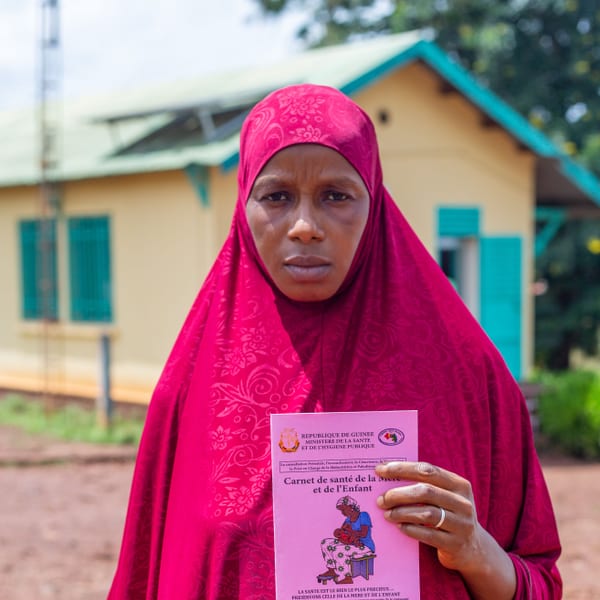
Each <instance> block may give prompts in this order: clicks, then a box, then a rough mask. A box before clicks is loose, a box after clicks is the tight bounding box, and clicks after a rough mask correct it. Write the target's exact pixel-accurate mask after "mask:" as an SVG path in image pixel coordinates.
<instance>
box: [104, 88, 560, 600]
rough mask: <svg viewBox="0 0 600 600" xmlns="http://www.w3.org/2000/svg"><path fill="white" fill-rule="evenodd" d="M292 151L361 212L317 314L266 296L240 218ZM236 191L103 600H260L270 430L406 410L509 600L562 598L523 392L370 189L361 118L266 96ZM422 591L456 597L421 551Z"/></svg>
mask: <svg viewBox="0 0 600 600" xmlns="http://www.w3.org/2000/svg"><path fill="white" fill-rule="evenodd" d="M302 143H315V144H323V145H325V146H328V147H330V148H333V149H335V150H337V151H338V152H339V153H340V154H342V155H343V156H344V157H345V158H346V159H347V160H348V161H349V162H350V163H351V164H352V165H353V166H354V168H355V169H356V170H357V171H358V173H360V175H361V176H362V178H363V180H364V182H365V184H366V186H367V189H368V190H369V193H370V197H371V205H370V212H369V218H368V222H367V225H366V228H365V231H364V234H363V237H362V239H361V242H360V245H359V248H358V250H357V253H356V256H355V258H354V262H353V264H352V267H351V269H350V273H349V274H348V276H347V277H346V280H345V282H344V284H343V285H342V287H341V289H340V290H339V291H338V292H337V294H336V295H335V296H334V297H333V298H331V299H329V300H327V301H324V302H316V303H299V302H294V301H292V300H289V299H288V298H286V297H285V296H283V295H282V294H281V293H280V292H279V291H278V290H277V289H276V288H275V287H274V285H273V284H272V282H271V280H270V278H269V276H268V274H267V273H266V272H265V269H264V266H263V265H262V262H261V261H260V259H259V257H258V256H257V252H256V248H255V245H254V242H253V240H252V236H251V233H250V231H249V228H248V224H247V221H246V216H245V204H246V200H247V198H248V195H249V193H250V190H251V187H252V184H253V182H254V180H255V178H256V176H257V175H258V174H259V172H260V171H261V169H262V168H263V166H264V165H265V163H266V162H267V161H268V160H269V159H270V158H271V157H272V156H273V155H274V154H275V153H276V152H278V151H279V150H281V149H282V148H285V147H287V146H290V145H293V144H302ZM238 183H239V193H238V199H237V207H236V211H235V215H234V217H233V222H232V226H231V231H230V234H229V237H228V238H227V241H226V242H225V244H224V246H223V248H222V250H221V252H220V254H219V256H218V258H217V260H216V262H215V264H214V266H213V268H212V270H211V272H210V273H209V275H208V277H207V279H206V281H205V283H204V285H203V287H202V289H201V290H200V293H199V295H198V297H197V299H196V301H195V303H194V305H193V307H192V309H191V311H190V314H189V315H188V317H187V319H186V321H185V324H184V326H183V329H182V331H181V333H180V335H179V337H178V339H177V342H176V344H175V347H174V348H173V351H172V353H171V356H170V357H169V359H168V361H167V364H166V366H165V369H164V372H163V374H162V376H161V378H160V381H159V383H158V386H157V388H156V391H155V393H154V396H153V398H152V402H151V405H150V408H149V412H148V417H147V421H146V427H145V430H144V435H143V438H142V442H141V445H140V449H139V454H138V460H137V465H136V470H135V475H134V480H133V487H132V491H131V499H130V504H129V511H128V514H127V521H126V526H125V533H124V539H123V546H122V550H121V555H120V559H119V564H118V568H117V572H116V575H115V579H114V582H113V586H112V589H111V592H110V595H109V598H110V599H111V600H117V599H123V598H128V599H136V600H137V599H140V600H141V599H143V598H144V599H157V598H159V599H161V600H172V599H177V600H188V599H189V600H191V599H197V600H200V599H202V600H236V599H239V600H274V598H275V592H274V589H275V588H274V557H273V522H272V509H271V471H270V468H271V466H270V456H269V415H270V414H271V413H281V412H310V411H355V410H393V409H417V410H418V411H419V432H420V440H419V453H420V458H421V459H422V460H426V461H429V462H432V463H434V464H437V465H439V466H441V467H443V468H445V469H449V470H451V471H454V472H456V473H458V474H460V475H462V476H464V477H466V478H467V479H468V480H470V481H471V483H472V486H473V490H474V495H475V500H476V506H477V511H478V516H479V520H480V522H481V523H482V525H483V526H484V527H485V528H486V529H487V530H488V531H489V532H490V533H491V534H492V535H493V536H494V537H495V538H496V540H498V542H499V543H500V545H501V546H502V547H503V548H505V549H506V550H507V551H508V552H509V553H510V556H511V558H512V559H513V562H514V564H515V568H516V572H517V579H518V590H517V595H516V598H517V599H525V598H528V599H533V598H535V599H536V600H544V599H555V598H559V597H560V589H561V583H560V577H559V575H558V571H557V570H556V566H555V563H556V560H557V558H558V555H559V552H560V546H559V540H558V535H557V530H556V524H555V519H554V515H553V511H552V507H551V504H550V500H549V497H548V493H547V489H546V486H545V483H544V480H543V476H542V472H541V469H540V466H539V463H538V460H537V457H536V453H535V450H534V447H533V443H532V436H531V427H530V422H529V415H528V412H527V408H526V406H525V403H524V401H523V398H522V396H521V393H520V390H519V388H518V386H517V385H516V383H515V381H514V380H513V378H512V377H511V375H510V374H509V372H508V371H507V368H506V366H505V364H504V362H503V360H502V358H501V357H500V356H499V354H498V352H497V351H496V349H495V348H494V347H493V345H492V344H491V343H490V341H489V340H488V338H487V337H486V335H485V334H484V333H483V331H482V330H481V328H480V327H479V325H478V324H477V323H476V321H475V320H474V319H473V317H472V316H471V315H470V313H469V312H468V311H467V309H466V308H465V306H464V305H463V303H462V301H461V300H460V298H459V297H458V296H457V294H456V293H455V291H454V289H453V288H452V286H451V285H450V284H449V282H448V281H447V279H446V277H445V276H444V274H443V273H442V272H441V270H440V269H439V267H438V266H437V264H436V263H435V261H434V260H433V259H432V258H431V256H430V255H429V253H428V252H427V250H426V249H425V248H424V247H423V245H422V244H421V242H420V241H419V240H418V239H417V237H416V236H415V234H414V233H413V231H412V230H411V228H410V226H409V225H408V224H407V222H406V220H405V219H404V217H403V216H402V215H401V213H400V211H399V210H398V209H397V207H396V205H395V204H394V202H393V200H392V199H391V198H390V196H389V194H388V193H387V191H386V190H385V188H384V187H383V183H382V174H381V166H380V160H379V154H378V148H377V142H376V138H375V132H374V129H373V125H372V123H371V121H370V120H369V118H368V117H367V116H366V114H365V113H364V112H363V111H362V110H361V109H360V108H359V107H358V106H357V105H356V104H355V103H354V102H352V101H351V100H350V99H349V98H347V97H346V96H344V95H343V94H342V93H340V92H339V91H337V90H334V89H332V88H328V87H323V86H315V85H298V86H291V87H287V88H284V89H282V90H279V91H276V92H274V93H272V94H270V95H269V96H268V97H267V98H265V99H264V100H263V101H261V102H260V103H259V104H257V105H256V107H255V108H254V109H253V110H252V111H251V113H250V114H249V116H248V117H247V119H246V121H245V123H244V126H243V129H242V135H241V148H240V166H239V182H238ZM298 521H299V522H298V526H299V527H302V526H306V525H302V523H301V519H300V516H299V520H298ZM398 535H402V534H401V533H400V532H398ZM399 560H401V557H399ZM421 589H422V596H421V597H422V598H423V599H425V600H433V599H440V600H442V599H443V600H448V599H449V598H452V599H461V598H464V599H467V598H469V594H468V592H467V590H466V588H465V585H464V583H463V581H462V579H461V577H460V576H459V575H458V574H457V573H456V572H453V571H450V570H447V569H445V568H444V567H442V566H441V565H440V564H439V562H438V560H437V556H436V552H435V551H434V550H433V549H432V548H429V547H427V546H424V545H423V546H422V547H421Z"/></svg>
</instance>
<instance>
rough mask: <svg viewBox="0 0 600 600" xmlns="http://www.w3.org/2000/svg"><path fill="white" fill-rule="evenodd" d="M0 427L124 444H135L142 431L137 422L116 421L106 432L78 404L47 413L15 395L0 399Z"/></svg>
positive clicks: (89, 412) (65, 438) (75, 439)
mask: <svg viewBox="0 0 600 600" xmlns="http://www.w3.org/2000/svg"><path fill="white" fill-rule="evenodd" d="M0 424H3V425H14V426H16V427H20V428H21V429H24V430H25V431H27V432H29V433H39V434H44V435H48V436H51V437H56V438H60V439H64V440H71V441H79V442H90V443H102V444H104V443H105V444H126V445H137V444H138V443H139V440H140V437H141V432H142V429H143V421H142V420H139V419H137V420H136V419H115V420H114V422H113V423H112V425H111V427H110V428H108V429H105V428H103V427H100V426H99V425H98V424H97V423H96V415H95V414H94V412H92V411H90V410H86V409H84V408H82V407H81V406H79V405H76V404H68V405H66V406H64V407H61V408H59V409H56V410H54V411H52V412H47V411H46V410H45V408H44V405H43V404H42V403H41V402H38V401H35V400H26V399H24V398H22V397H20V396H17V395H7V396H5V397H3V398H0Z"/></svg>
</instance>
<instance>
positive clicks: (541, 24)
mask: <svg viewBox="0 0 600 600" xmlns="http://www.w3.org/2000/svg"><path fill="white" fill-rule="evenodd" d="M255 2H256V4H257V5H258V7H260V9H261V10H262V12H263V13H264V14H266V15H279V14H281V13H282V12H285V11H286V10H295V11H297V12H299V11H302V13H303V14H305V15H306V17H305V22H304V23H303V24H302V25H301V26H300V28H299V30H298V32H297V35H298V37H299V38H301V39H303V40H304V41H305V42H306V43H307V44H308V45H310V46H322V45H329V44H337V43H340V42H343V41H345V40H351V39H356V38H359V37H365V36H370V35H375V34H380V33H396V32H400V31H406V30H410V29H430V30H431V31H432V32H433V33H434V36H435V39H436V42H437V43H438V44H439V45H440V46H441V47H442V48H443V49H444V50H445V51H446V52H448V53H449V54H450V55H451V56H453V57H454V58H455V59H456V60H458V61H459V62H460V63H462V64H463V66H465V67H466V68H467V69H469V70H470V71H471V72H472V73H474V74H475V75H476V76H477V77H479V78H480V80H481V81H482V82H483V83H484V84H486V85H488V86H489V87H490V88H491V89H492V90H493V91H494V92H495V93H496V94H497V95H498V96H500V97H501V98H503V99H504V100H506V101H507V102H508V103H509V104H510V105H511V106H513V107H514V108H516V109H517V110H518V111H520V112H521V113H522V114H523V115H525V116H526V117H527V118H528V119H529V120H530V121H531V122H532V123H533V124H534V125H536V126H538V127H539V128H541V129H543V131H544V132H545V133H546V134H547V135H549V136H550V137H551V138H553V139H554V140H555V142H556V143H557V144H558V145H560V146H562V147H563V148H564V150H565V151H568V152H569V153H573V154H577V153H579V152H581V151H582V150H585V151H584V152H583V153H582V154H580V159H583V160H589V163H588V166H589V167H590V168H592V169H598V168H599V167H598V160H597V158H596V157H597V154H596V152H595V151H594V148H595V143H594V142H593V140H588V138H589V137H590V136H592V135H594V132H595V131H597V130H598V129H599V127H598V125H599V123H600V95H599V94H598V93H597V91H598V89H599V88H600V27H599V26H598V25H599V24H600V0H509V1H506V2H498V1H497V0H419V1H418V2H415V1H414V0H396V1H392V0H255ZM597 172H598V173H600V170H599V171H597Z"/></svg>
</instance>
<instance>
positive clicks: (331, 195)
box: [325, 190, 350, 202]
mask: <svg viewBox="0 0 600 600" xmlns="http://www.w3.org/2000/svg"><path fill="white" fill-rule="evenodd" d="M325 199H326V200H327V201H329V202H344V200H349V199H350V196H349V195H348V194H345V193H344V192H334V191H333V190H329V191H327V192H325Z"/></svg>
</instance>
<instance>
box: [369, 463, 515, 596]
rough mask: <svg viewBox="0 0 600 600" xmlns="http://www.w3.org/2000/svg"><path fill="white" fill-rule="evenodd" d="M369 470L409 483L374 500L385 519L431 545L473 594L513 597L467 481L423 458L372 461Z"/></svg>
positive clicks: (502, 558)
mask: <svg viewBox="0 0 600 600" xmlns="http://www.w3.org/2000/svg"><path fill="white" fill-rule="evenodd" d="M375 472H376V473H377V475H379V476H380V477H382V478H384V479H400V480H403V481H405V482H409V484H408V485H403V486H400V487H395V488H392V489H390V490H388V491H386V492H385V493H384V494H383V495H382V496H380V497H379V498H378V499H377V504H378V506H379V507H380V508H381V509H383V510H384V511H385V513H384V514H385V518H386V519H387V520H388V521H390V522H392V523H396V524H397V525H398V527H399V528H400V530H401V531H403V532H404V533H405V534H406V535H408V536H410V537H412V538H414V539H416V540H419V541H420V542H423V543H424V544H428V545H430V546H433V547H434V548H436V549H437V555H438V559H439V561H440V563H441V564H442V565H443V566H444V567H446V568H448V569H455V570H457V571H459V572H460V573H461V575H462V576H463V578H464V579H465V581H466V583H467V585H468V586H469V589H470V590H471V592H472V593H473V594H474V597H475V598H494V600H500V599H502V598H507V599H510V598H512V597H513V594H514V591H515V586H516V576H515V572H514V567H513V564H512V561H511V560H510V558H509V556H508V555H507V554H506V552H504V550H503V549H502V548H500V546H499V545H498V544H497V542H496V541H495V540H494V539H493V538H492V536H491V535H490V534H489V533H488V532H487V531H486V530H485V529H484V528H483V527H482V526H481V525H480V524H479V521H478V520H477V511H476V508H475V500H474V498H473V490H472V489H471V484H470V482H469V481H467V480H466V479H464V478H463V477H460V476H459V475H457V474H456V473H451V472H450V471H446V470H444V469H441V468H440V467H436V466H434V465H431V464H429V463H424V462H419V463H414V462H390V463H387V464H382V465H378V466H377V467H376V469H375ZM411 482H412V483H411Z"/></svg>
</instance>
